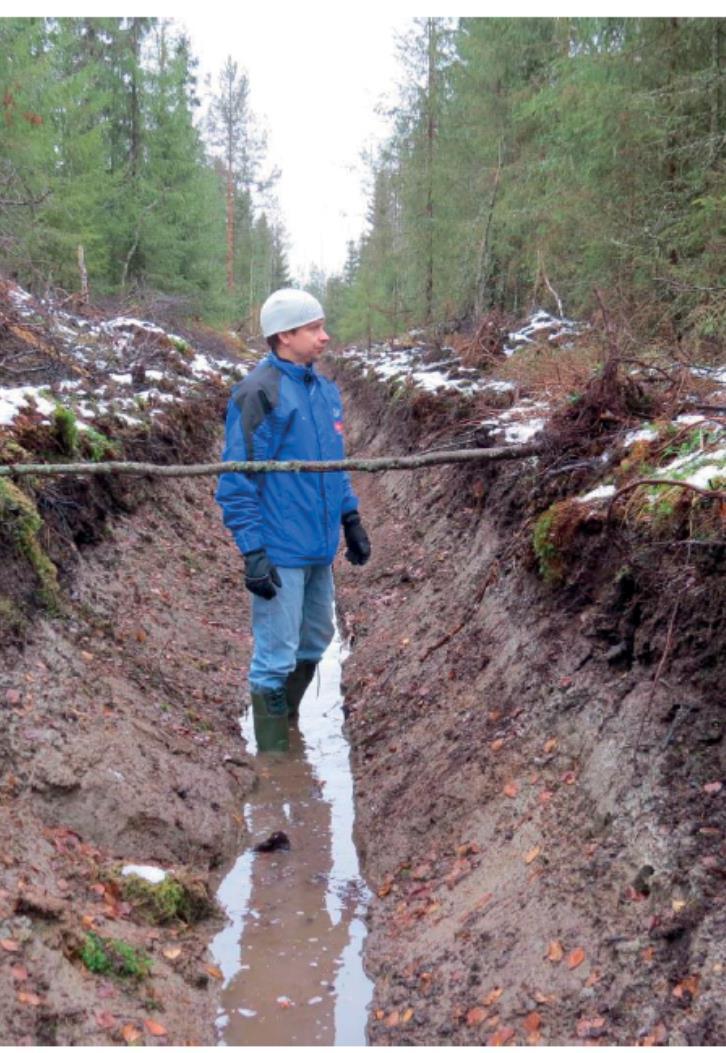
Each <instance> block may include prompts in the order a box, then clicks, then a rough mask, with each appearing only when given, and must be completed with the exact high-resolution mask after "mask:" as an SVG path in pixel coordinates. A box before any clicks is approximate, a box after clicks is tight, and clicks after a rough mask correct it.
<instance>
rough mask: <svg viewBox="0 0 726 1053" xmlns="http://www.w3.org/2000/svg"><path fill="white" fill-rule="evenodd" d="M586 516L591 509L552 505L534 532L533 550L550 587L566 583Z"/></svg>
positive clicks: (570, 503)
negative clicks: (573, 553) (571, 559)
mask: <svg viewBox="0 0 726 1053" xmlns="http://www.w3.org/2000/svg"><path fill="white" fill-rule="evenodd" d="M586 516H587V509H586V507H585V506H584V505H583V504H581V503H580V502H577V501H573V500H566V501H558V502H557V503H556V504H554V505H551V506H550V508H548V509H547V510H546V511H544V512H543V513H542V515H541V516H539V518H538V519H537V521H536V523H535V525H534V530H533V531H532V547H533V549H534V554H535V556H536V557H537V562H538V565H539V572H540V574H541V575H542V577H543V578H544V580H545V581H546V582H547V584H548V585H563V584H564V583H565V581H566V578H567V564H568V556H569V555H570V554H571V542H572V539H573V538H574V536H575V534H576V533H577V528H578V527H579V525H580V523H581V522H582V520H583V519H584V518H585V517H586Z"/></svg>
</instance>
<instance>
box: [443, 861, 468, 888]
mask: <svg viewBox="0 0 726 1053" xmlns="http://www.w3.org/2000/svg"><path fill="white" fill-rule="evenodd" d="M470 870H471V863H470V862H469V860H468V859H457V861H456V862H455V863H454V865H453V867H452V868H451V870H450V871H449V873H448V874H447V875H446V879H445V880H446V887H447V888H449V889H451V888H453V887H454V886H455V885H458V884H459V882H460V881H461V879H462V878H463V877H466V875H467V874H468V873H469V871H470Z"/></svg>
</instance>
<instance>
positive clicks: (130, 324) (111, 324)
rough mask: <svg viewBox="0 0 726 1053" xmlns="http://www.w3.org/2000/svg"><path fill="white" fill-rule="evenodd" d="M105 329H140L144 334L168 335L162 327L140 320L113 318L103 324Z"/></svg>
mask: <svg viewBox="0 0 726 1053" xmlns="http://www.w3.org/2000/svg"><path fill="white" fill-rule="evenodd" d="M101 325H102V328H103V329H111V330H113V329H140V330H141V332H142V333H157V334H161V335H166V334H165V331H164V330H163V329H162V328H161V326H158V325H154V323H153V322H142V321H140V319H138V318H111V319H109V321H107V322H102V323H101Z"/></svg>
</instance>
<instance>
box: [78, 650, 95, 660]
mask: <svg viewBox="0 0 726 1053" xmlns="http://www.w3.org/2000/svg"><path fill="white" fill-rule="evenodd" d="M81 658H82V659H83V661H84V662H92V661H93V655H92V654H91V652H90V651H81Z"/></svg>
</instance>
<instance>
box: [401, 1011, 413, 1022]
mask: <svg viewBox="0 0 726 1053" xmlns="http://www.w3.org/2000/svg"><path fill="white" fill-rule="evenodd" d="M412 1019H413V1009H407V1010H406V1012H405V1013H404V1014H403V1016H402V1017H401V1023H403V1024H407V1023H408V1022H409V1020H412Z"/></svg>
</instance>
